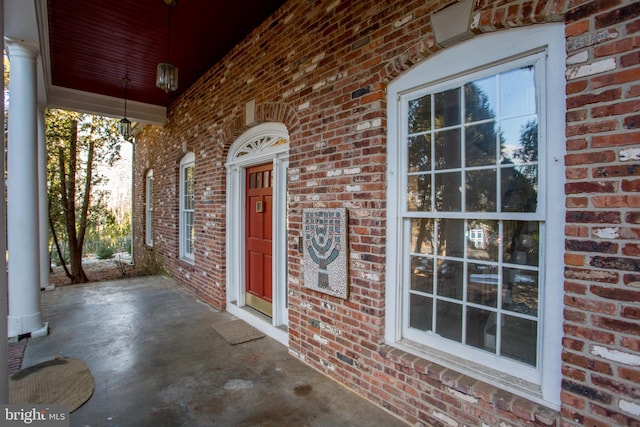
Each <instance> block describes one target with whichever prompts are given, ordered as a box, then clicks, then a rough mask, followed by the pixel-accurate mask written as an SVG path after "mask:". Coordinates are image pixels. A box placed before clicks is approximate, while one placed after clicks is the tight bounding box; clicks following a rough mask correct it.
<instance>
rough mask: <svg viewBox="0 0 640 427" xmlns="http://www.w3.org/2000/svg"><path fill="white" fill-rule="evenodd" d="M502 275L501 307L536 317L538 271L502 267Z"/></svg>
mask: <svg viewBox="0 0 640 427" xmlns="http://www.w3.org/2000/svg"><path fill="white" fill-rule="evenodd" d="M502 275H503V288H502V308H503V309H504V310H509V311H514V312H516V313H522V314H528V315H530V316H536V317H537V316H538V272H537V271H530V270H519V269H514V268H504V269H502Z"/></svg>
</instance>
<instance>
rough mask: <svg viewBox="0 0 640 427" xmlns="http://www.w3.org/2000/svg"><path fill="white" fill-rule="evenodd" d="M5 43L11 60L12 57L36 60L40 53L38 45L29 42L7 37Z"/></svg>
mask: <svg viewBox="0 0 640 427" xmlns="http://www.w3.org/2000/svg"><path fill="white" fill-rule="evenodd" d="M4 43H5V45H6V47H7V50H8V54H9V58H11V57H12V56H25V57H27V58H31V59H36V58H37V57H38V55H39V53H40V48H39V47H38V45H37V44H35V43H33V42H30V41H27V40H23V39H16V38H13V37H5V38H4Z"/></svg>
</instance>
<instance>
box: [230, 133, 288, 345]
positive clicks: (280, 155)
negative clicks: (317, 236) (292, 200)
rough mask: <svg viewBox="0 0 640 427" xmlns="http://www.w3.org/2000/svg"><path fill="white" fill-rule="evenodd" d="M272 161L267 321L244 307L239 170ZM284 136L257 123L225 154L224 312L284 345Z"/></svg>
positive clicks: (242, 202) (242, 204)
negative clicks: (270, 288)
mask: <svg viewBox="0 0 640 427" xmlns="http://www.w3.org/2000/svg"><path fill="white" fill-rule="evenodd" d="M269 162H273V175H274V185H273V257H272V259H273V270H272V271H273V317H272V318H271V319H268V318H267V317H265V316H261V315H259V314H257V313H256V312H254V311H252V310H249V309H247V307H246V304H245V290H246V284H245V263H244V258H245V256H244V250H245V221H244V219H245V194H246V191H245V181H246V177H245V171H246V168H247V167H250V166H255V165H259V164H264V163H269ZM288 165H289V132H288V131H287V128H286V127H285V126H284V125H283V124H281V123H263V124H260V125H257V126H254V127H252V128H251V129H249V130H247V131H246V132H245V133H243V134H242V135H240V137H238V138H237V139H236V141H235V142H234V143H233V144H232V145H231V147H230V149H229V154H228V156H227V163H226V164H225V166H226V168H227V239H226V243H227V263H226V264H227V284H226V287H227V311H228V312H229V313H231V314H233V315H235V316H236V317H239V318H241V319H243V320H244V321H246V322H247V323H249V324H251V325H252V326H254V327H255V328H257V329H259V330H260V331H262V332H263V333H265V334H266V335H268V336H270V337H272V338H274V339H275V340H277V341H279V342H280V343H282V344H283V345H285V346H288V345H289V334H288V333H287V326H288V319H289V316H288V308H287V167H288Z"/></svg>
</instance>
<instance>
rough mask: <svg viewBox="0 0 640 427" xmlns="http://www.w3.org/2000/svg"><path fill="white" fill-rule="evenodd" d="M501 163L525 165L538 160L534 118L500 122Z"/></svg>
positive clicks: (536, 126)
mask: <svg viewBox="0 0 640 427" xmlns="http://www.w3.org/2000/svg"><path fill="white" fill-rule="evenodd" d="M500 135H501V140H500V141H501V143H502V144H501V145H502V147H501V153H500V155H501V162H503V163H507V162H508V163H515V164H519V163H525V162H535V161H537V160H538V120H537V118H536V116H525V117H516V118H513V119H508V120H503V121H501V122H500Z"/></svg>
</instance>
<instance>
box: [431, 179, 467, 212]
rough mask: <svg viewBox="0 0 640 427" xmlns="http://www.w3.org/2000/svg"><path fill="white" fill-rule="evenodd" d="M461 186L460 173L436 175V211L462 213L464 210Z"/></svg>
mask: <svg viewBox="0 0 640 427" xmlns="http://www.w3.org/2000/svg"><path fill="white" fill-rule="evenodd" d="M460 186H461V184H460V172H448V173H438V174H436V191H435V196H436V210H438V211H447V212H460V211H461V210H462V201H461V194H460Z"/></svg>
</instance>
